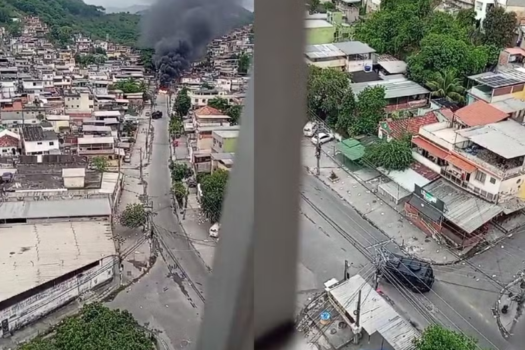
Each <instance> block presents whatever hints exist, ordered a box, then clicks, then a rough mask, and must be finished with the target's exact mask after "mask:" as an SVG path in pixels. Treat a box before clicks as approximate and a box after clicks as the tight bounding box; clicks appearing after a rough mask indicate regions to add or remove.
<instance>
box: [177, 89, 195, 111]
mask: <svg viewBox="0 0 525 350" xmlns="http://www.w3.org/2000/svg"><path fill="white" fill-rule="evenodd" d="M190 108H191V98H190V97H189V96H188V89H187V88H182V90H181V91H179V93H178V94H177V97H176V98H175V104H174V105H173V110H174V111H175V113H176V114H177V115H178V116H179V117H184V116H185V115H187V114H188V112H189V111H190Z"/></svg>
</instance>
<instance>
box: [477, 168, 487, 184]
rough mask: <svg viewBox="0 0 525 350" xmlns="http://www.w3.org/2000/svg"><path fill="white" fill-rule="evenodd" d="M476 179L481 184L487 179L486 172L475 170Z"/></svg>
mask: <svg viewBox="0 0 525 350" xmlns="http://www.w3.org/2000/svg"><path fill="white" fill-rule="evenodd" d="M474 178H475V179H476V181H479V182H481V183H482V184H484V183H485V180H486V179H487V174H485V173H482V172H481V171H478V172H476V176H475V177H474Z"/></svg>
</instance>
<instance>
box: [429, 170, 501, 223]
mask: <svg viewBox="0 0 525 350" xmlns="http://www.w3.org/2000/svg"><path fill="white" fill-rule="evenodd" d="M425 190H426V191H428V192H429V193H430V194H432V195H433V196H434V197H436V198H439V199H440V200H442V201H443V203H445V210H444V213H443V215H444V216H445V218H447V220H449V221H451V222H453V223H454V224H455V225H457V226H458V227H460V228H461V229H462V230H464V231H465V232H467V233H472V232H474V231H475V230H477V229H478V228H480V227H481V226H482V225H483V224H485V223H487V222H489V221H490V220H492V219H493V218H494V217H496V216H497V215H498V214H500V213H502V212H503V208H501V207H499V206H497V205H495V204H492V203H489V202H486V201H484V200H482V199H480V198H478V197H476V196H474V195H472V194H470V193H468V192H466V191H463V190H462V189H460V188H459V187H457V186H454V185H452V184H450V183H448V182H447V181H446V180H444V179H439V180H437V181H435V182H432V183H431V184H429V185H428V186H425Z"/></svg>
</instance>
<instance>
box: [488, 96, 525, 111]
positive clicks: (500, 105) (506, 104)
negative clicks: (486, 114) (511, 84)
mask: <svg viewBox="0 0 525 350" xmlns="http://www.w3.org/2000/svg"><path fill="white" fill-rule="evenodd" d="M490 105H491V106H492V107H494V108H497V109H499V110H500V111H502V112H505V113H509V114H510V113H514V112H519V111H521V110H524V109H525V100H521V99H518V98H514V97H511V98H508V99H506V100H503V101H498V102H493V103H491V104H490Z"/></svg>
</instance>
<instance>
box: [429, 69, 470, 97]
mask: <svg viewBox="0 0 525 350" xmlns="http://www.w3.org/2000/svg"><path fill="white" fill-rule="evenodd" d="M426 85H427V86H428V87H429V88H430V90H432V96H435V97H444V98H446V99H447V100H448V101H450V102H457V103H464V102H465V96H464V94H465V88H464V87H463V85H462V84H461V79H460V78H458V77H457V76H456V72H455V71H453V70H447V71H444V72H437V73H436V74H435V75H434V79H433V80H430V81H427V84H426Z"/></svg>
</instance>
